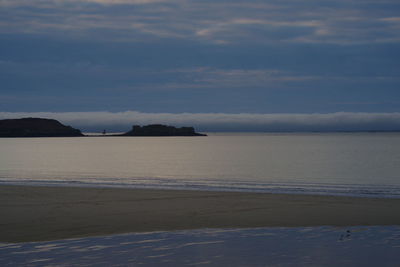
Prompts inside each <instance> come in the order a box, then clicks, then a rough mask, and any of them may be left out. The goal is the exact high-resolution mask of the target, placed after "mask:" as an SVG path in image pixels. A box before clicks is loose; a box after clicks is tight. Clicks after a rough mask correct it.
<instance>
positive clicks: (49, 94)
mask: <svg viewBox="0 0 400 267" xmlns="http://www.w3.org/2000/svg"><path fill="white" fill-rule="evenodd" d="M0 7H1V8H0V84H1V87H0V111H9V112H17V111H27V112H33V111H53V112H61V111H63V112H65V111H98V110H108V111H113V112H116V111H122V110H140V111H142V112H171V113H182V112H190V113H210V112H222V113H261V114H264V113H314V112H318V113H332V112H338V111H347V112H373V113H382V112H386V113H387V112H398V111H399V107H400V104H399V103H400V92H399V90H398V88H399V86H400V16H399V15H398V14H399V11H400V2H398V1H395V0H385V1H370V0H361V1H359V0H354V1H353V0H332V1H314V0H313V1H305V0H304V1H303V0H301V1H298V0H296V1H295V0H285V1H282V0H272V1H250V2H249V1H244V0H230V1H228V0H221V1H211V0H206V1H195V0H169V1H166V0H72V1H66V0H39V1H28V0H3V1H2V2H1V3H0Z"/></svg>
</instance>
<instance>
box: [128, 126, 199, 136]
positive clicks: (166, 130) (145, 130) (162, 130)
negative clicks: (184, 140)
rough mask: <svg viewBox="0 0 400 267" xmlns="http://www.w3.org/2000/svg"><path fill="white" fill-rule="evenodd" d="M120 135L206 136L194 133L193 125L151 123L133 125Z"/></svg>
mask: <svg viewBox="0 0 400 267" xmlns="http://www.w3.org/2000/svg"><path fill="white" fill-rule="evenodd" d="M121 136H206V134H201V133H196V132H195V130H194V128H193V127H181V128H177V127H174V126H168V125H162V124H151V125H146V126H139V125H133V127H132V130H131V131H129V132H126V133H124V134H122V135H121Z"/></svg>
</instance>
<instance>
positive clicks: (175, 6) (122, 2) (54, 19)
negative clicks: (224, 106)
mask: <svg viewBox="0 0 400 267" xmlns="http://www.w3.org/2000/svg"><path fill="white" fill-rule="evenodd" d="M0 5H1V6H2V8H3V11H0V16H1V18H2V19H0V32H3V33H5V32H7V33H25V34H26V33H29V34H49V35H53V36H60V35H61V36H63V37H66V36H70V37H71V36H72V37H74V38H81V39H85V38H86V39H90V40H92V39H93V38H94V39H101V40H110V39H111V38H112V39H113V40H115V41H130V42H146V41H147V42H148V41H154V39H156V40H157V39H174V40H190V41H195V42H206V43H213V44H238V43H243V42H248V43H257V44H260V43H263V44H265V43H277V42H278V43H281V42H295V43H335V44H338V43H339V44H358V43H371V42H373V43H381V42H399V41H400V34H399V31H398V27H397V26H396V25H397V23H398V16H397V13H398V7H399V4H398V1H395V0H391V1H385V2H384V3H380V4H379V5H378V4H376V3H374V2H373V1H362V3H359V1H351V0H336V1H329V3H325V2H321V1H318V2H317V1H277V0H276V1H268V2H266V1H255V2H253V1H252V2H251V3H249V1H244V0H235V1H211V0H205V1H195V0H173V1H172V0H171V1H166V0H73V1H66V0H39V1H28V0H4V1H2V4H0Z"/></svg>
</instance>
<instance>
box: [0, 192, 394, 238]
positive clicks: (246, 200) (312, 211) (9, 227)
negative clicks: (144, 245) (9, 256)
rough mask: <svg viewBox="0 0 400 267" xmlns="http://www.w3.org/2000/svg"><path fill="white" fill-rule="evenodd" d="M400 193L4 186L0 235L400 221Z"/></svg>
mask: <svg viewBox="0 0 400 267" xmlns="http://www.w3.org/2000/svg"><path fill="white" fill-rule="evenodd" d="M399 210H400V199H374V198H353V197H336V196H310V195H285V194H263V193H238V192H207V191H178V190H150V189H116V188H75V187H31V186H5V185H2V186H0V242H28V241H42V240H56V239H63V238H75V237H84V236H97V235H108V234H117V233H127V232H149V231H170V230H182V229H198V228H242V227H246V228H247V227H275V226H281V227H294V226H296V227H299V226H323V225H330V226H355V225H400V212H399Z"/></svg>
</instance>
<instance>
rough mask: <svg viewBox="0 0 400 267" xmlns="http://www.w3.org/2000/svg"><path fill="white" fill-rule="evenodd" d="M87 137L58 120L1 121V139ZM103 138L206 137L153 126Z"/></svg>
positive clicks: (189, 128)
mask: <svg viewBox="0 0 400 267" xmlns="http://www.w3.org/2000/svg"><path fill="white" fill-rule="evenodd" d="M75 136H85V135H83V134H82V132H81V131H80V130H79V129H75V128H72V127H71V126H66V125H63V124H61V123H60V122H59V121H57V120H53V119H44V118H22V119H6V120H0V137H75ZM102 136H206V134H201V133H196V132H195V130H194V128H193V127H181V128H177V127H174V126H168V125H162V124H151V125H146V126H139V125H134V126H133V127H132V130H130V131H128V132H126V133H123V134H115V135H102Z"/></svg>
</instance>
